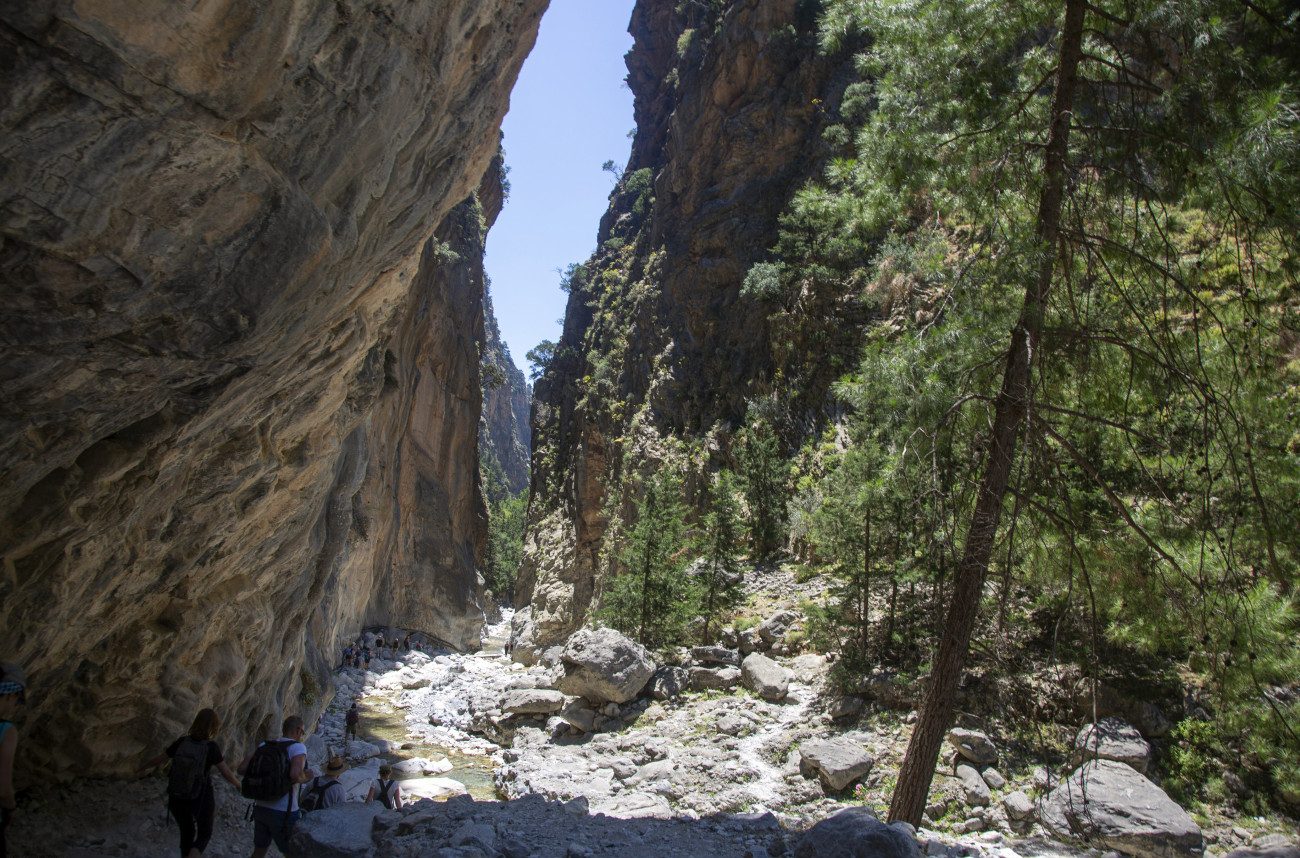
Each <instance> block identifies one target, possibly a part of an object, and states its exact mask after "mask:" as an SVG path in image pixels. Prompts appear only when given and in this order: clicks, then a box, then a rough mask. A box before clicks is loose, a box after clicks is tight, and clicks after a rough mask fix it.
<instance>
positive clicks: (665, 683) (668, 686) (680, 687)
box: [650, 667, 691, 700]
mask: <svg viewBox="0 0 1300 858" xmlns="http://www.w3.org/2000/svg"><path fill="white" fill-rule="evenodd" d="M690 682H691V674H690V672H689V671H687V670H686V668H684V667H661V668H659V669H658V670H656V671H655V675H654V678H653V679H651V680H650V696H651V697H653V698H654V699H655V700H672V699H673V698H674V697H680V696H681V694H682V692H683V691H685V690H686V689H687V687H688V686H689V685H690Z"/></svg>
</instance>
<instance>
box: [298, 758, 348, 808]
mask: <svg viewBox="0 0 1300 858" xmlns="http://www.w3.org/2000/svg"><path fill="white" fill-rule="evenodd" d="M347 768H348V764H347V763H346V762H344V760H343V758H342V757H340V756H338V755H337V754H336V755H334V756H332V757H330V760H329V763H327V764H326V766H325V774H323V775H320V776H318V777H314V778H312V780H311V786H309V787H307V789H306V790H305V791H304V792H303V794H302V809H303V812H304V813H307V812H310V811H313V810H324V809H325V808H327V807H333V806H334V805H336V804H342V803H343V802H345V801H347V797H348V794H347V791H346V790H344V789H343V784H341V783H339V775H341V774H343V773H344V772H345V771H347Z"/></svg>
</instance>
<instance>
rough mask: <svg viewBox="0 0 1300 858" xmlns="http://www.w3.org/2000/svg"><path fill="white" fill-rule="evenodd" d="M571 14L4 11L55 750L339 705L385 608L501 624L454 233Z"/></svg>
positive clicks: (20, 571)
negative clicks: (523, 68) (361, 643)
mask: <svg viewBox="0 0 1300 858" xmlns="http://www.w3.org/2000/svg"><path fill="white" fill-rule="evenodd" d="M544 7H545V0H475V2H468V0H457V2H441V3H426V4H412V3H395V2H365V3H362V2H351V0H338V1H337V2H333V0H330V2H326V0H300V2H287V0H273V2H269V3H260V4H247V3H238V2H221V0H218V2H216V3H209V4H204V5H203V6H201V7H195V6H193V5H192V4H174V3H167V2H144V3H129V4H127V3H119V2H112V0H88V1H87V0H83V2H76V3H72V2H53V3H43V4H18V5H12V4H11V5H9V6H6V7H5V8H4V10H3V11H0V41H2V42H3V56H4V60H3V61H0V89H2V90H3V91H4V92H5V94H6V95H5V99H4V101H3V104H2V105H0V129H2V132H3V139H4V141H5V143H4V146H3V149H2V150H0V175H3V176H4V191H3V196H0V284H3V285H2V286H0V288H2V289H3V292H4V295H5V308H6V312H5V314H4V315H3V316H2V317H0V338H3V342H4V348H5V359H4V364H3V372H2V374H0V401H3V404H4V408H3V409H0V421H2V424H0V425H2V427H3V432H0V475H2V476H0V557H2V558H3V565H2V566H0V649H3V651H4V652H5V654H6V657H7V658H11V659H15V660H17V661H20V662H22V663H23V664H24V665H25V666H26V667H27V669H28V671H29V674H30V677H31V680H32V686H33V687H32V703H31V705H30V706H29V707H28V708H29V710H30V713H29V714H30V716H31V718H30V720H29V729H30V741H28V742H26V743H25V745H26V748H27V750H26V751H25V752H24V754H25V758H26V760H27V766H25V768H26V769H27V770H28V771H31V770H32V769H35V768H38V767H42V766H48V767H50V770H51V771H53V772H54V773H55V774H56V775H62V774H70V773H72V772H73V771H74V769H75V772H76V773H78V774H84V773H85V772H86V771H87V770H88V769H89V770H92V771H95V772H97V773H112V772H122V771H125V770H127V769H128V768H129V767H130V766H131V765H132V764H133V763H135V762H136V761H138V759H139V758H140V755H141V754H142V753H143V752H145V751H146V750H151V749H154V748H157V747H158V746H159V745H158V743H159V742H160V741H162V740H163V739H165V738H169V737H172V736H174V735H175V734H176V733H177V732H178V731H179V730H181V729H183V727H184V726H186V725H187V724H188V722H189V720H190V718H192V717H193V714H194V711H195V710H196V709H197V708H199V707H201V706H205V705H212V706H215V707H216V708H217V709H218V711H219V712H220V713H221V714H222V716H223V717H224V719H225V720H226V722H227V733H226V735H227V736H228V737H230V738H233V739H235V740H237V741H240V742H242V741H243V740H244V739H246V738H248V737H249V736H251V735H252V734H254V733H255V732H258V731H261V730H265V729H266V728H267V727H268V726H269V725H271V724H272V723H275V722H276V721H278V719H279V718H280V717H281V716H282V715H283V714H287V713H288V712H290V711H303V712H304V713H305V714H308V715H310V714H311V713H312V711H313V710H314V709H315V708H317V707H319V705H321V701H322V698H323V694H322V691H321V689H319V688H318V687H317V686H318V680H317V679H316V677H319V676H323V675H324V670H323V668H325V667H326V666H327V665H328V664H329V663H330V662H331V661H332V660H334V659H336V657H337V655H336V646H337V645H338V644H339V643H340V641H341V637H342V635H344V634H347V633H350V632H353V631H355V630H356V628H357V627H358V626H359V625H360V624H361V623H363V622H396V623H402V624H407V625H412V626H416V627H420V628H423V629H425V630H426V631H428V632H430V633H432V634H435V635H438V636H440V637H443V638H445V639H447V640H449V641H450V642H452V643H455V644H457V645H460V646H466V645H472V644H474V643H475V642H476V625H477V622H478V617H479V616H480V615H481V612H480V610H479V606H478V604H477V601H478V598H479V592H480V586H481V585H480V584H479V583H478V581H477V577H476V574H475V570H474V561H475V556H476V552H478V551H479V550H480V549H481V542H482V539H483V531H482V528H483V511H482V500H481V498H480V497H479V488H478V484H477V476H476V470H475V468H474V467H473V462H474V458H475V436H476V433H477V425H478V410H479V388H478V358H477V352H476V344H475V336H476V334H478V333H479V332H481V329H482V327H481V326H482V319H481V304H480V295H479V290H480V289H481V275H476V274H474V273H473V271H471V270H470V267H469V266H460V265H448V264H447V262H448V259H449V256H448V255H447V254H446V253H445V248H446V245H447V244H448V243H457V242H459V243H461V244H463V243H464V242H465V241H467V240H468V239H469V238H473V240H474V241H477V242H479V243H480V246H481V226H480V224H479V223H478V219H477V216H474V217H471V215H472V214H473V213H472V212H469V211H468V210H467V207H468V208H474V205H473V203H466V204H464V205H461V206H460V207H459V208H457V206H458V204H460V202H461V201H462V200H465V199H466V198H467V197H468V196H470V194H471V193H472V192H473V191H474V190H475V188H476V186H477V184H478V183H479V181H480V178H481V177H482V176H483V175H484V173H485V171H486V170H487V167H488V165H489V162H490V160H491V159H492V157H493V154H494V153H495V152H496V151H497V145H498V144H497V135H498V128H499V125H500V120H501V117H502V116H503V114H504V112H505V109H506V105H507V99H508V94H509V91H510V88H511V86H512V85H513V82H514V79H515V77H516V76H517V73H518V70H519V67H520V64H521V63H522V61H523V58H524V56H525V55H526V54H527V52H528V50H529V49H530V47H531V45H532V42H533V39H534V38H535V35H536V30H537V24H538V21H539V17H540V14H541V12H542V10H543V8H544ZM453 209H455V210H454V211H453ZM469 220H473V221H474V223H473V224H472V225H471V224H469V223H468V221H469ZM440 224H441V225H440ZM435 228H437V230H438V236H437V237H436V238H434V239H432V240H431V236H432V234H433V232H434V229H435ZM471 232H472V233H473V236H468V233H471ZM394 501H395V502H394Z"/></svg>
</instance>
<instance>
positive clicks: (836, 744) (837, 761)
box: [799, 736, 876, 792]
mask: <svg viewBox="0 0 1300 858" xmlns="http://www.w3.org/2000/svg"><path fill="white" fill-rule="evenodd" d="M875 762H876V761H875V760H874V759H873V758H872V756H871V754H869V753H868V752H867V749H866V748H864V747H862V746H861V745H859V744H858V743H857V742H855V741H853V740H852V739H847V738H844V737H842V736H840V737H836V738H833V739H820V740H816V741H811V742H804V743H803V744H802V745H800V746H799V772H800V773H801V774H802V775H803V776H804V777H806V778H811V777H813V776H816V777H817V779H818V780H820V781H821V784H822V787H823V788H824V789H825V790H826V791H827V792H840V791H841V790H843V789H844V788H845V787H847V786H848V785H849V784H851V783H853V782H854V781H856V780H858V779H859V778H861V777H864V776H865V775H866V774H867V772H869V771H871V767H872V766H873V765H875Z"/></svg>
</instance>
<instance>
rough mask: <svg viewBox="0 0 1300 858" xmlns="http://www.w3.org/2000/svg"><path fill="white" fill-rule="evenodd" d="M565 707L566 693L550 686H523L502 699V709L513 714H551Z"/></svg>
mask: <svg viewBox="0 0 1300 858" xmlns="http://www.w3.org/2000/svg"><path fill="white" fill-rule="evenodd" d="M562 708H564V695H563V694H561V693H560V692H558V691H553V690H551V689H549V688H523V689H520V690H518V691H511V692H509V693H507V694H506V696H505V698H504V699H503V700H502V701H501V709H502V711H504V712H508V713H510V714H511V715H549V714H551V713H552V712H559V711H560V710H561V709H562Z"/></svg>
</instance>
